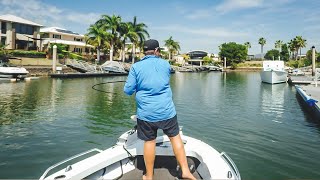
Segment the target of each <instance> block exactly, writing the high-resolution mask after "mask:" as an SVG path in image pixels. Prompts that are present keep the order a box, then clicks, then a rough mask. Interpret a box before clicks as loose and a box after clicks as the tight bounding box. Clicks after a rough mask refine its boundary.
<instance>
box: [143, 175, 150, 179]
mask: <svg viewBox="0 0 320 180" xmlns="http://www.w3.org/2000/svg"><path fill="white" fill-rule="evenodd" d="M142 179H143V180H152V177H147V176H146V175H143V176H142Z"/></svg>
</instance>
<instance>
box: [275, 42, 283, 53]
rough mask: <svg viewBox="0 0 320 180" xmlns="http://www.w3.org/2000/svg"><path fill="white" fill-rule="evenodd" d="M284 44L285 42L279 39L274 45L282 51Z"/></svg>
mask: <svg viewBox="0 0 320 180" xmlns="http://www.w3.org/2000/svg"><path fill="white" fill-rule="evenodd" d="M282 44H283V41H281V40H278V41H276V42H275V43H274V47H275V48H276V49H279V52H281V47H282Z"/></svg>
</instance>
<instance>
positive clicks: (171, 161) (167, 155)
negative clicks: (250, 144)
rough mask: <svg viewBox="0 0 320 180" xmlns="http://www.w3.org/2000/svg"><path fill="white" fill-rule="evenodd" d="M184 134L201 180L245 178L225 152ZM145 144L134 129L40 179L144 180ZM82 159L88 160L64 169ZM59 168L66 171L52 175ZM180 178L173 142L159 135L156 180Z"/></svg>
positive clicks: (193, 167)
mask: <svg viewBox="0 0 320 180" xmlns="http://www.w3.org/2000/svg"><path fill="white" fill-rule="evenodd" d="M132 119H134V118H132ZM180 134H181V136H182V140H183V143H184V145H185V150H186V155H187V161H188V166H189V169H190V171H191V173H193V175H194V176H195V177H196V178H197V179H233V180H240V179H241V177H240V173H239V171H238V169H237V167H236V165H235V164H234V162H233V161H232V160H231V158H230V157H229V156H228V155H227V154H226V153H225V152H221V153H220V152H218V151H217V150H215V149H214V148H213V147H211V146H209V145H208V144H206V143H204V142H202V141H200V140H198V139H195V138H192V137H188V136H185V135H183V134H182V130H180ZM143 144H144V141H141V140H139V139H138V138H137V131H136V128H134V129H132V130H129V131H128V132H126V133H124V134H122V135H121V136H120V137H119V138H118V142H117V143H116V144H115V145H114V146H112V147H111V148H109V149H106V150H99V149H92V150H89V151H87V152H84V153H81V154H78V155H75V156H73V157H71V158H69V159H66V160H64V161H61V162H60V163H57V164H55V165H53V166H51V167H49V168H48V169H47V170H46V171H45V172H44V174H43V175H42V176H41V177H40V180H53V179H54V180H67V179H68V180H71V179H74V180H79V179H99V180H102V179H108V180H109V179H142V175H143V171H144V170H145V165H144V160H143ZM94 152H95V154H94V155H91V156H89V157H88V154H92V153H94ZM81 156H86V157H88V158H85V159H83V160H81V161H78V162H76V163H74V164H70V165H68V166H64V167H63V166H62V165H63V164H66V163H68V162H69V161H71V160H74V159H75V158H80V157H81ZM66 165H67V164H66ZM57 167H61V168H63V169H60V170H59V169H58V170H57V171H55V172H51V170H52V169H55V168H57ZM177 178H180V179H181V170H180V167H179V165H178V164H177V160H176V159H175V156H174V153H173V150H172V147H171V143H170V140H169V138H168V137H167V136H165V135H163V136H159V137H157V139H156V160H155V166H154V179H177Z"/></svg>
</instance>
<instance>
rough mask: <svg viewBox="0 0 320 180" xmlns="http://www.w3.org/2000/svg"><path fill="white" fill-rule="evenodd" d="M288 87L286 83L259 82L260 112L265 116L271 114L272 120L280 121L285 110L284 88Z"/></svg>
mask: <svg viewBox="0 0 320 180" xmlns="http://www.w3.org/2000/svg"><path fill="white" fill-rule="evenodd" d="M287 88H288V85H287V84H286V83H282V84H274V85H271V84H266V83H261V112H262V114H263V115H264V116H265V117H269V116H270V115H271V114H272V115H271V116H272V117H274V118H275V119H272V121H275V122H279V123H281V119H282V117H283V114H284V111H285V104H284V103H285V100H284V99H285V95H284V94H285V89H287Z"/></svg>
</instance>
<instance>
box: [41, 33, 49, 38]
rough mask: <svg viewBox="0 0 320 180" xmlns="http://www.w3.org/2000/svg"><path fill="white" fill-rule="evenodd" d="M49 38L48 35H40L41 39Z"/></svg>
mask: <svg viewBox="0 0 320 180" xmlns="http://www.w3.org/2000/svg"><path fill="white" fill-rule="evenodd" d="M49 37H50V35H49V33H44V34H42V35H41V38H49Z"/></svg>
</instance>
